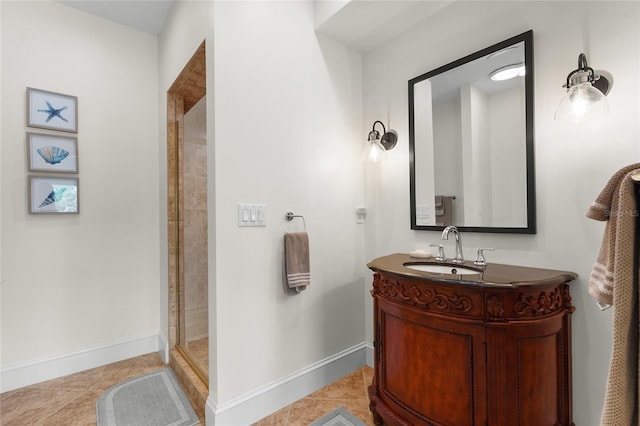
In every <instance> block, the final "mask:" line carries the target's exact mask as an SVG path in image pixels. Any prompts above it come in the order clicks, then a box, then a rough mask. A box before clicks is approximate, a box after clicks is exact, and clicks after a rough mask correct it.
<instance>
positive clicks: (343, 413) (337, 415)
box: [309, 407, 367, 426]
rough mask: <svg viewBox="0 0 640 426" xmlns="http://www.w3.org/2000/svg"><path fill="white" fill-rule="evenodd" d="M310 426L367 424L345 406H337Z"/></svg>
mask: <svg viewBox="0 0 640 426" xmlns="http://www.w3.org/2000/svg"><path fill="white" fill-rule="evenodd" d="M309 426H367V425H366V424H364V423H362V422H361V421H360V419H359V418H357V417H356V416H354V415H353V414H351V413H350V412H348V411H347V410H346V409H345V408H344V407H340V408H337V409H335V410H333V411H332V412H330V413H329V414H325V415H324V416H322V417H320V418H319V419H318V420H316V421H315V422H313V423H311V424H310V425H309Z"/></svg>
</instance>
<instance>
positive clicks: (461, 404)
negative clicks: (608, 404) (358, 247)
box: [367, 254, 577, 426]
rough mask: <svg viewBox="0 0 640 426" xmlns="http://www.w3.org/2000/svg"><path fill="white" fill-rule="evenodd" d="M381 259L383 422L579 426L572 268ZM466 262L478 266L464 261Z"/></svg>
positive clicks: (378, 361) (379, 415)
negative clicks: (421, 266)
mask: <svg viewBox="0 0 640 426" xmlns="http://www.w3.org/2000/svg"><path fill="white" fill-rule="evenodd" d="M411 263H423V262H420V259H414V258H411V257H409V256H408V255H406V254H393V255H390V256H385V257H381V258H378V259H375V260H373V261H372V262H370V263H369V264H368V265H367V266H368V267H369V268H370V269H371V270H373V271H374V272H375V274H374V278H373V290H372V291H371V294H372V296H373V298H374V348H375V374H374V379H373V383H372V385H371V386H370V387H369V389H368V391H369V400H370V404H369V407H370V409H371V411H372V413H373V416H374V421H375V423H376V424H377V425H382V424H388V425H415V426H417V425H430V426H434V425H437V426H441V425H442V426H444V425H447V426H463V425H477V426H516V425H531V426H560V425H563V426H570V425H573V424H574V423H573V417H572V399H571V398H572V392H571V313H572V312H573V311H574V310H575V308H574V307H573V306H572V305H571V295H570V292H569V285H568V283H569V282H570V281H572V280H574V279H575V278H577V275H576V274H575V273H572V272H566V271H555V270H548V269H538V268H529V267H518V266H510V265H499V264H489V265H487V266H485V267H483V268H482V269H479V270H478V274H468V275H457V274H455V273H454V274H434V273H429V272H421V271H416V270H413V269H410V268H408V267H407V266H406V265H408V264H411ZM464 266H465V267H467V268H478V267H475V266H474V265H473V263H472V262H465V264H464Z"/></svg>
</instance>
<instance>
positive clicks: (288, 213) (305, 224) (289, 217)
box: [284, 212, 307, 231]
mask: <svg viewBox="0 0 640 426" xmlns="http://www.w3.org/2000/svg"><path fill="white" fill-rule="evenodd" d="M284 217H285V218H286V219H287V220H288V221H289V222H291V221H292V220H293V218H294V217H299V218H300V219H302V226H304V230H305V231H306V230H307V223H306V222H305V221H304V216H302V215H298V214H293V212H287V214H286V215H285V216H284Z"/></svg>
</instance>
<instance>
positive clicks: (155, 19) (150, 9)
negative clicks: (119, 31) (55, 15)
mask: <svg viewBox="0 0 640 426" xmlns="http://www.w3.org/2000/svg"><path fill="white" fill-rule="evenodd" d="M57 1H58V2H59V3H63V4H65V5H67V6H71V7H73V8H75V9H79V10H82V11H84V12H87V13H90V14H92V15H96V16H100V17H102V18H105V19H108V20H110V21H113V22H117V23H119V24H122V25H125V26H127V27H131V28H135V29H137V30H140V31H143V32H145V33H148V34H151V35H158V34H159V33H160V30H161V29H162V27H163V26H164V21H165V19H166V18H167V15H168V14H169V10H170V9H171V6H173V2H174V0H57Z"/></svg>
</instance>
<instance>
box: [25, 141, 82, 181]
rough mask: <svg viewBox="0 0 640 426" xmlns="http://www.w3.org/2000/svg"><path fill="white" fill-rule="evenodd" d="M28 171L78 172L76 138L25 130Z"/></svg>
mask: <svg viewBox="0 0 640 426" xmlns="http://www.w3.org/2000/svg"><path fill="white" fill-rule="evenodd" d="M27 169H28V170H29V171H30V172H54V173H56V172H57V173H73V174H75V173H78V139H77V138H75V137H69V136H58V135H43V134H40V133H31V132H27Z"/></svg>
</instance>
